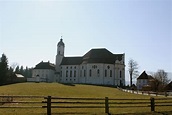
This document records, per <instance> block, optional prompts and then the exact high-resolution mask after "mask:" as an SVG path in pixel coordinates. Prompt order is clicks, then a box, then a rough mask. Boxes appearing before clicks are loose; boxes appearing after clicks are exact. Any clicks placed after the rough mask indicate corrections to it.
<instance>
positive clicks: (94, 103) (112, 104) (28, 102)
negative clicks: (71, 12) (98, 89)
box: [0, 96, 172, 115]
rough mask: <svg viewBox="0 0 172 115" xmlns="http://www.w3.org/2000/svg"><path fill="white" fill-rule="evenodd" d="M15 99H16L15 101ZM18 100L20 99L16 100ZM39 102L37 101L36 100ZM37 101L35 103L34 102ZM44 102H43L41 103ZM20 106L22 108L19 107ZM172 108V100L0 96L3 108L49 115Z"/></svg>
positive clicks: (0, 106) (0, 105) (0, 103)
mask: <svg viewBox="0 0 172 115" xmlns="http://www.w3.org/2000/svg"><path fill="white" fill-rule="evenodd" d="M14 98H15V99H14ZM16 98H18V99H16ZM37 99H38V100H39V101H36V100H37ZM33 100H35V101H33ZM40 100H42V101H40ZM8 103H18V105H13V104H12V105H10V106H9V105H8ZM6 104H7V105H6ZM19 105H20V106H19ZM161 106H172V98H153V97H151V98H150V99H113V98H108V97H105V98H76V97H75V98H74V97H73V98H63V97H53V96H46V97H44V96H0V109H1V108H46V109H47V115H51V114H52V109H54V108H56V109H58V110H60V109H63V108H68V109H72V108H73V109H75V111H76V112H77V110H79V109H81V108H89V109H104V113H106V114H109V113H110V110H111V109H113V108H143V107H147V108H150V111H155V109H156V107H161Z"/></svg>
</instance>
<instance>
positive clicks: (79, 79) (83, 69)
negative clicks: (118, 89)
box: [54, 39, 125, 86]
mask: <svg viewBox="0 0 172 115" xmlns="http://www.w3.org/2000/svg"><path fill="white" fill-rule="evenodd" d="M64 51H65V44H64V43H63V39H60V41H59V42H58V44H57V55H56V64H55V71H56V72H55V75H54V81H55V82H60V83H79V84H95V85H114V86H124V85H125V54H113V53H111V52H110V51H108V50H107V49H105V48H100V49H91V50H90V51H88V52H87V53H86V54H85V55H83V56H77V57H65V56H64Z"/></svg>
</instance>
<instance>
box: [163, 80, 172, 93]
mask: <svg viewBox="0 0 172 115" xmlns="http://www.w3.org/2000/svg"><path fill="white" fill-rule="evenodd" d="M164 89H165V90H166V91H171V92H172V81H171V82H170V83H169V84H167V85H166V86H165V88H164Z"/></svg>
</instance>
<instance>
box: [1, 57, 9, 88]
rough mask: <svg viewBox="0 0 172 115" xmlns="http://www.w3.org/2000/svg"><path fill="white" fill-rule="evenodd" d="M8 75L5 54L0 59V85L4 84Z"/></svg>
mask: <svg viewBox="0 0 172 115" xmlns="http://www.w3.org/2000/svg"><path fill="white" fill-rule="evenodd" d="M7 74H8V59H7V57H6V55H5V54H2V57H1V58H0V85H3V84H5V83H6V80H7V77H8V76H7Z"/></svg>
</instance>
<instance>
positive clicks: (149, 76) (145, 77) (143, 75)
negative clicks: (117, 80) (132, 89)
mask: <svg viewBox="0 0 172 115" xmlns="http://www.w3.org/2000/svg"><path fill="white" fill-rule="evenodd" d="M137 79H153V77H152V76H151V75H148V74H147V73H146V72H145V71H143V73H142V74H141V75H140V76H139V77H138V78H137Z"/></svg>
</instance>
